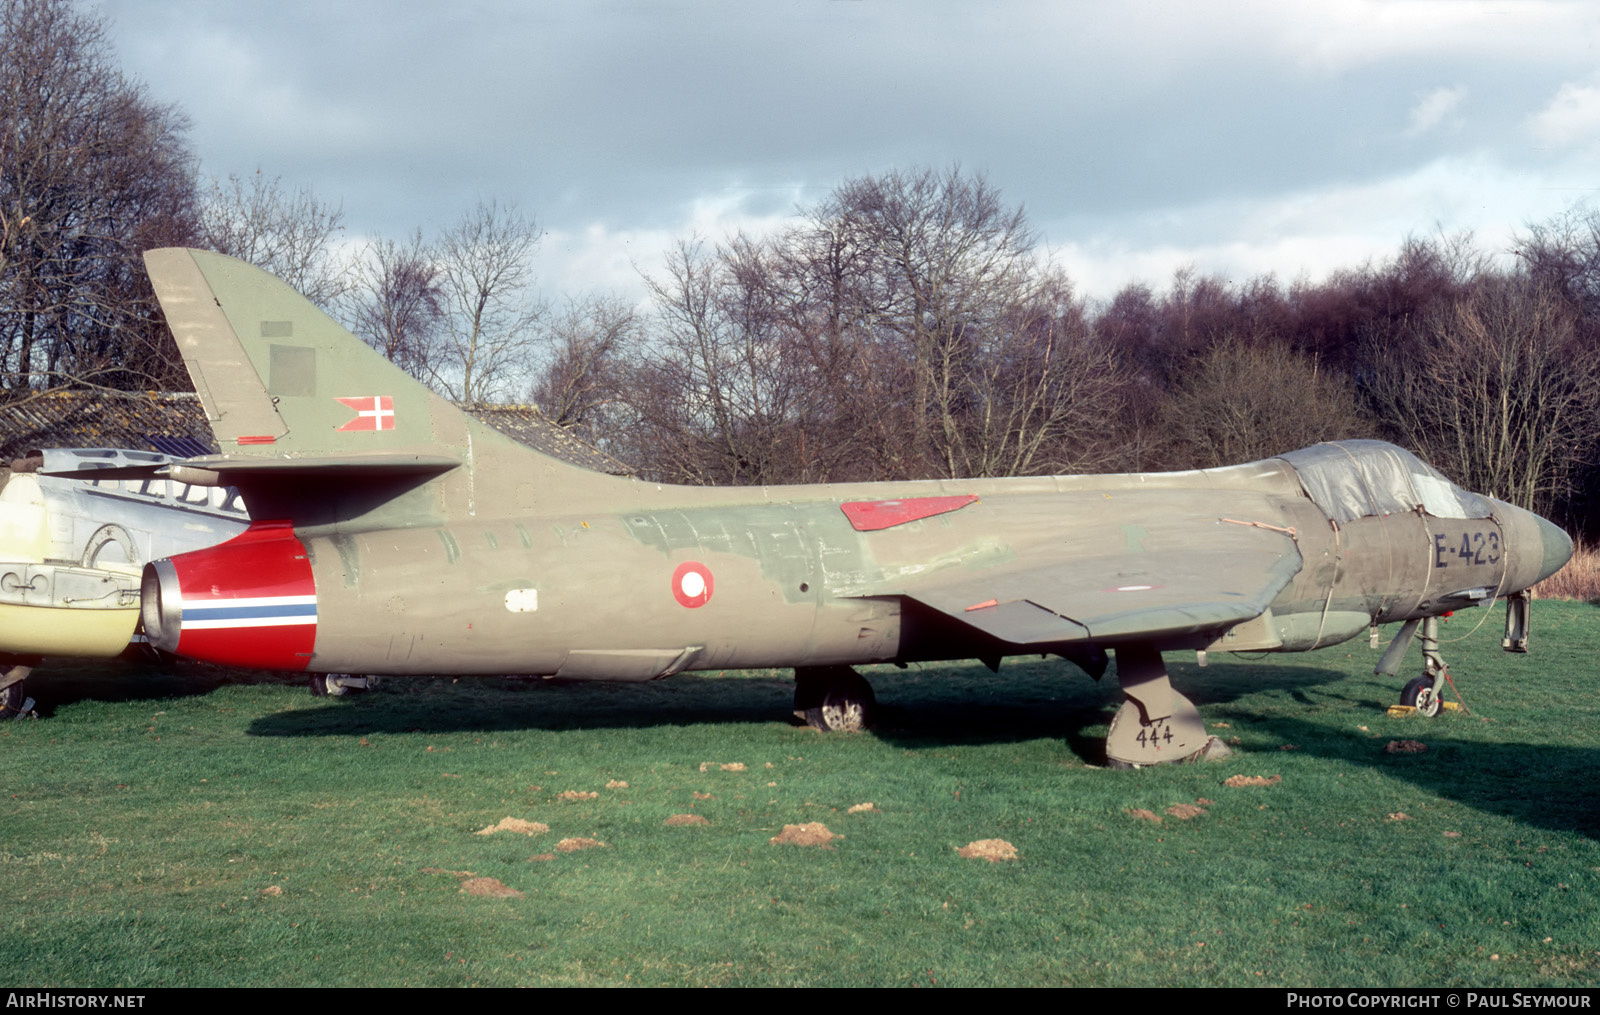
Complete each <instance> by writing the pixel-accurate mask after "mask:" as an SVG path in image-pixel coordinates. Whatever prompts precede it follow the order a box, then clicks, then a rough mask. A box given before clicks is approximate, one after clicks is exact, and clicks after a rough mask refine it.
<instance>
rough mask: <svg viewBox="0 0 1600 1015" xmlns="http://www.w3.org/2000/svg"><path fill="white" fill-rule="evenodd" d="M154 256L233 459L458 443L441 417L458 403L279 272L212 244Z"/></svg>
mask: <svg viewBox="0 0 1600 1015" xmlns="http://www.w3.org/2000/svg"><path fill="white" fill-rule="evenodd" d="M145 264H146V266H147V267H148V269H149V272H150V281H151V283H152V284H153V285H154V286H155V290H156V296H157V298H158V299H159V300H160V301H161V309H162V310H163V311H164V312H165V314H166V317H167V324H168V326H169V327H170V328H171V329H172V334H173V337H174V338H176V339H177V342H178V350H179V352H181V353H182V354H183V359H184V363H185V365H186V366H188V368H189V375H190V377H191V378H193V380H194V385H195V390H196V392H198V393H199V396H200V401H201V403H202V404H203V405H204V406H205V409H206V414H207V416H208V417H209V418H210V420H211V426H212V430H213V431H214V432H215V434H216V437H217V442H218V443H219V444H220V445H221V448H222V453H223V454H224V455H226V456H228V457H235V456H238V457H245V458H249V457H271V458H278V459H282V458H286V457H287V458H295V457H300V456H304V455H322V454H339V455H350V454H362V453H370V452H396V451H404V452H412V453H432V454H438V453H441V452H442V451H443V450H444V445H446V444H455V443H457V442H456V440H454V439H453V438H456V437H457V436H458V434H455V433H448V432H445V433H441V432H440V430H441V427H440V423H441V422H443V421H442V420H441V419H440V418H439V417H440V416H441V415H443V416H450V415H455V416H459V415H460V413H459V411H458V410H456V408H455V406H453V405H450V404H449V403H448V402H446V401H445V400H444V399H442V398H439V396H437V395H435V394H434V393H433V392H431V391H429V390H428V389H427V388H425V387H423V386H422V385H421V384H420V383H418V382H417V381H416V380H415V379H414V378H412V377H410V376H408V375H407V374H406V373H405V372H404V371H402V370H401V369H400V368H398V367H396V366H395V365H394V364H392V363H390V362H389V361H388V360H386V359H384V358H383V356H381V355H380V354H378V353H377V352H376V351H374V350H373V349H371V348H369V347H368V346H367V345H366V344H365V343H363V342H361V341H359V340H357V339H355V337H354V336H353V335H351V334H350V333H349V332H348V331H346V330H345V329H344V328H343V327H341V326H340V325H339V324H338V322H336V321H334V320H333V318H331V317H329V316H328V315H327V314H325V313H323V312H322V311H321V310H319V309H318V308H317V307H316V306H314V305H313V304H312V303H311V301H310V300H307V299H306V298H305V297H303V296H301V295H300V294H299V293H297V292H295V291H294V290H293V289H291V288H290V287H289V286H288V285H287V284H286V283H284V282H283V281H281V280H280V279H278V278H276V277H274V276H272V275H269V274H268V273H266V272H265V271H262V270H261V269H259V268H256V267H254V266H252V265H249V264H246V263H244V262H243V261H239V260H235V259H234V258H231V257H225V256H223V255H221V254H214V253H211V252H209V251H204V250H186V249H176V248H174V249H165V250H152V251H149V252H148V253H146V254H145ZM441 410H448V411H447V412H441ZM444 429H446V430H452V429H453V430H460V428H459V427H446V428H444ZM459 436H464V433H461V434H460V435H459Z"/></svg>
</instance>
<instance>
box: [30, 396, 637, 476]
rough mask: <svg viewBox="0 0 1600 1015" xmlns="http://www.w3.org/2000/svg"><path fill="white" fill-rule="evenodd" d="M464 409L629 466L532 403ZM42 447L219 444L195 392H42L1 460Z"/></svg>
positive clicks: (571, 451)
mask: <svg viewBox="0 0 1600 1015" xmlns="http://www.w3.org/2000/svg"><path fill="white" fill-rule="evenodd" d="M461 408H462V410H463V411H465V412H467V413H470V414H471V415H473V416H475V417H477V418H478V419H479V420H481V421H482V422H484V423H486V424H488V425H489V426H492V427H494V428H495V429H496V430H498V431H500V432H501V433H503V434H505V435H506V436H507V437H510V438H511V439H512V440H515V441H518V442H520V443H522V444H525V445H527V446H528V447H530V448H532V449H534V450H535V451H538V452H541V453H543V454H546V455H549V456H550V457H552V458H557V459H560V460H561V461H564V462H567V463H569V464H572V465H577V466H579V467H581V468H585V469H593V470H594V471H596V472H606V473H610V474H612V475H616V476H623V475H627V474H628V472H629V470H628V467H627V466H626V465H623V464H622V463H621V462H619V461H617V460H616V459H615V458H612V457H611V456H610V455H608V454H606V453H605V452H603V451H601V450H600V449H598V448H596V447H593V446H591V445H589V444H586V443H585V442H583V441H581V440H579V439H578V438H576V437H574V436H573V435H572V434H571V433H569V432H567V431H566V430H564V429H562V428H561V427H559V426H556V425H555V424H554V423H552V422H550V420H549V419H547V418H545V416H544V414H543V413H541V412H540V411H539V409H538V407H537V406H533V405H485V404H479V405H462V406H461ZM42 448H128V449H131V450H135V451H159V452H161V453H162V454H167V455H173V456H174V457H179V458H188V457H193V456H195V455H205V454H214V453H215V452H216V451H217V444H216V439H215V438H214V437H213V436H212V434H211V425H210V424H209V423H208V422H206V413H205V409H204V408H203V407H202V406H201V405H200V399H199V397H198V396H196V395H195V394H194V393H193V392H187V391H149V392H129V393H126V394H123V393H121V392H107V391H46V392H39V393H36V394H33V395H31V396H25V397H24V398H22V399H21V400H19V401H16V402H13V403H11V404H8V405H5V406H4V407H0V462H9V461H10V460H11V459H13V458H21V457H23V456H24V455H26V454H27V452H29V451H30V450H34V449H42Z"/></svg>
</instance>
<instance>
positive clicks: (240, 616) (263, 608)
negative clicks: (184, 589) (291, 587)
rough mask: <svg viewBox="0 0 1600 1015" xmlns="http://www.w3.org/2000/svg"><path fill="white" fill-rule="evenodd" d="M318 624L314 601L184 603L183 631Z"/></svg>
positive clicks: (302, 598)
mask: <svg viewBox="0 0 1600 1015" xmlns="http://www.w3.org/2000/svg"><path fill="white" fill-rule="evenodd" d="M316 622H317V597H316V596H315V595H310V596H258V597H254V598H242V599H211V600H199V601H196V600H193V599H189V598H187V597H186V598H185V599H184V602H183V628H184V630H186V631H199V630H205V629H206V628H217V627H289V626H293V625H297V624H315V623H316Z"/></svg>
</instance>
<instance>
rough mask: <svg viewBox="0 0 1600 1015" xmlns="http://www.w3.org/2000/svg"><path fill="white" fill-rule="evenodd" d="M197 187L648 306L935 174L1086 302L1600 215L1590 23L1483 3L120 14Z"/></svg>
mask: <svg viewBox="0 0 1600 1015" xmlns="http://www.w3.org/2000/svg"><path fill="white" fill-rule="evenodd" d="M102 9H103V11H104V12H105V14H106V15H107V16H108V17H109V18H110V19H111V22H112V38H113V41H114V43H115V45H116V47H117V52H118V55H119V57H120V59H121V62H122V65H123V67H124V69H125V70H126V71H127V72H129V73H130V74H132V75H134V76H136V77H138V78H140V79H142V80H143V81H144V82H145V83H146V84H147V85H148V87H149V89H150V91H151V93H152V95H153V97H155V98H157V99H160V100H163V101H171V102H176V103H178V104H179V105H180V106H182V107H183V108H184V109H185V110H186V111H187V112H188V114H189V115H190V117H191V118H192V120H193V133H192V141H193V143H194V146H195V149H196V151H197V152H198V154H199V156H200V159H201V163H202V169H203V171H204V172H206V173H208V174H211V175H214V176H226V175H227V174H228V173H230V172H239V173H248V172H252V171H254V170H256V169H257V168H260V169H261V170H262V171H263V172H264V173H266V174H268V175H275V176H281V177H282V178H283V180H284V182H285V183H287V184H291V185H299V184H307V185H309V186H311V187H312V188H313V190H314V191H315V192H316V194H317V195H318V196H319V197H321V198H323V199H325V200H329V201H333V202H336V203H340V204H342V206H343V209H344V214H345V222H346V226H347V236H346V242H350V243H358V242H361V241H362V240H364V239H365V238H366V237H367V236H370V235H373V234H382V235H387V236H393V237H399V236H400V235H402V234H404V233H407V232H409V231H410V230H411V229H412V228H414V227H418V226H420V227H422V228H423V229H425V230H432V229H437V228H439V227H442V226H444V225H446V224H448V223H449V222H451V221H452V220H454V219H456V218H457V217H459V216H460V215H461V214H462V213H463V212H464V211H465V210H467V209H468V208H469V207H470V206H471V205H472V204H473V203H474V202H475V201H477V200H478V199H479V198H486V199H488V198H492V199H498V200H501V201H512V202H515V203H517V204H518V205H519V206H520V207H521V208H522V209H523V210H525V211H529V212H532V213H534V214H535V215H537V217H538V219H539V220H540V222H541V223H542V224H543V226H544V227H545V229H546V230H547V233H546V236H545V239H544V244H543V248H542V251H541V254H540V263H539V271H540V276H541V280H542V284H543V286H544V288H545V289H546V291H547V292H548V293H550V294H555V293H560V292H569V293H576V292H580V291H585V290H589V289H596V288H602V289H618V290H622V291H626V292H629V293H637V292H638V290H639V283H638V275H637V272H636V270H635V266H637V267H638V268H640V269H643V270H646V271H655V270H658V269H659V266H660V265H661V263H662V253H663V252H664V251H665V250H666V249H667V248H668V247H669V246H671V245H672V244H673V243H674V242H675V241H676V240H677V239H679V238H683V237H688V236H690V235H692V234H694V233H696V232H698V233H699V234H701V235H704V236H707V237H709V238H712V239H717V238H721V237H723V236H724V235H726V234H728V233H729V232H731V231H733V230H735V229H740V228H743V229H746V230H750V231H755V232H760V231H763V230H766V229H771V228H774V227H776V226H778V225H780V224H782V223H783V222H784V220H785V219H786V218H788V217H790V216H792V215H793V214H794V212H795V209H796V208H797V207H800V206H806V205H810V204H813V203H815V202H817V201H819V200H821V199H822V198H823V197H825V196H826V195H827V194H828V192H829V191H830V190H832V189H833V188H834V187H835V186H836V185H837V184H838V183H840V182H841V181H843V180H845V179H848V178H850V177H853V176H858V175H862V174H869V173H878V172H883V171H885V170H889V169H892V168H915V167H921V166H933V167H945V166H948V165H950V164H952V163H959V164H960V165H961V166H962V167H963V168H964V169H966V170H968V171H973V172H982V173H984V174H986V175H987V176H988V178H989V181H990V182H991V183H992V184H993V185H995V186H996V187H998V188H999V189H1000V190H1001V192H1002V193H1003V195H1004V197H1005V198H1006V199H1007V200H1008V201H1009V202H1011V203H1013V204H1020V205H1023V206H1024V207H1025V208H1026V209H1027V211H1028V213H1029V217H1030V219H1031V221H1032V222H1033V223H1034V225H1035V227H1036V228H1037V229H1038V231H1039V233H1040V238H1041V241H1042V242H1043V243H1044V244H1046V245H1047V246H1048V248H1049V249H1050V250H1051V252H1052V253H1053V255H1054V257H1055V258H1056V260H1057V261H1059V262H1060V263H1062V264H1064V265H1065V266H1066V267H1067V268H1068V270H1069V272H1070V273H1071V274H1072V276H1073V277H1074V278H1075V279H1076V280H1077V282H1078V284H1079V286H1080V289H1081V290H1082V291H1084V292H1085V293H1087V294H1088V295H1091V296H1095V297H1106V296H1109V295H1111V294H1112V293H1113V292H1115V290H1116V289H1117V288H1119V287H1120V286H1121V285H1123V284H1125V283H1127V282H1129V281H1134V280H1141V281H1145V282H1147V283H1150V284H1152V285H1155V286H1157V287H1160V286H1162V285H1163V284H1164V283H1165V281H1166V280H1167V279H1168V278H1169V277H1170V275H1171V273H1172V271H1173V270H1174V269H1175V268H1178V267H1180V266H1182V265H1185V264H1191V265H1193V266H1194V267H1196V268H1198V269H1199V270H1201V271H1203V272H1207V273H1218V274H1222V275H1224V276H1226V277H1229V278H1235V279H1242V278H1244V277H1247V276H1249V275H1252V274H1255V273H1258V272H1265V271H1272V272H1275V273H1277V275H1278V276H1279V277H1280V278H1282V279H1285V280H1288V279H1292V278H1294V277H1296V276H1298V275H1301V274H1305V275H1309V276H1311V277H1312V278H1319V277H1321V276H1323V275H1324V274H1326V273H1327V272H1328V271H1329V270H1331V269H1333V268H1337V267H1343V266H1353V265H1356V264H1359V263H1360V262H1362V261H1363V260H1366V259H1367V258H1383V257H1387V256H1389V255H1391V254H1392V253H1393V252H1394V251H1395V249H1396V248H1397V246H1398V245H1399V243H1400V241H1401V240H1402V239H1403V238H1404V237H1405V236H1406V235H1407V234H1424V235H1426V234H1432V233H1434V232H1436V231H1438V230H1440V229H1443V230H1444V231H1446V232H1451V233H1454V232H1457V231H1460V230H1472V231H1473V232H1475V233H1476V235H1477V236H1478V237H1479V239H1480V241H1481V242H1482V244H1483V245H1484V246H1485V247H1487V248H1489V249H1495V250H1503V249H1506V248H1508V247H1509V246H1510V243H1511V237H1512V235H1513V233H1514V232H1515V231H1516V230H1517V229H1519V228H1521V227H1522V226H1524V225H1525V224H1527V223H1528V222H1532V221H1541V220H1544V219H1547V218H1549V217H1551V216H1553V215H1555V214H1558V213H1560V212H1562V211H1563V210H1565V209H1567V208H1569V207H1571V206H1573V205H1574V204H1576V203H1578V202H1580V201H1588V200H1595V199H1597V198H1600V4H1595V3H1593V2H1539V0H1515V2H1506V3H1497V2H1468V0H1415V2H1406V0H1387V2H1368V0H1318V2H1315V3H1293V2H1284V0H1265V2H1259V3H1257V2H1240V0H1226V2H1213V3H1189V2H1177V0H1170V2H1154V0H1151V2H1132V3H1129V2H1123V3H1117V4H1112V3H1109V2H1105V3H1092V4H1091V3H1063V2H1015V3H1003V2H1001V3H965V2H963V3H957V2H948V3H945V2H931V0H916V2H885V0H765V2H761V3H751V2H731V0H730V2H710V0H676V2H674V0H661V2H654V3H647V2H633V0H611V2H594V3H585V2H581V0H565V2H559V3H557V2H551V3H535V2H527V0H523V2H497V0H476V2H474V0H459V2H456V3H453V4H452V5H450V7H449V8H448V9H447V8H446V7H445V6H444V5H443V4H439V3H422V2H402V0H388V2H375V0H315V2H303V0H270V2H257V0H230V2H229V3H214V2H210V0H204V2H180V0H163V2H162V3H160V4H153V3H149V2H147V0H107V2H105V3H104V4H103V5H102Z"/></svg>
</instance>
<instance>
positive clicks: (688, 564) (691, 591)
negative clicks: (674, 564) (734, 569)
mask: <svg viewBox="0 0 1600 1015" xmlns="http://www.w3.org/2000/svg"><path fill="white" fill-rule="evenodd" d="M715 584H716V583H715V582H713V581H712V580H711V569H710V568H708V567H706V566H705V565H704V564H702V563H700V562H699V561H694V560H686V561H684V562H683V563H682V564H679V565H678V569H677V570H676V571H674V572H672V597H673V598H674V599H676V600H677V601H678V605H679V606H687V607H688V608H689V609H691V610H693V609H697V608H699V607H701V606H704V605H705V604H706V603H708V602H710V601H711V590H712V588H713V587H714V586H715Z"/></svg>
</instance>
